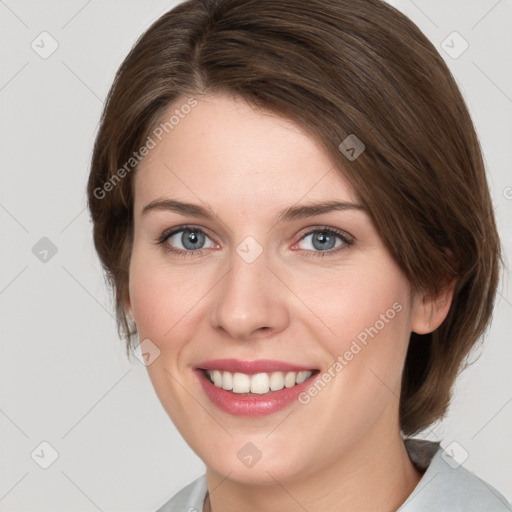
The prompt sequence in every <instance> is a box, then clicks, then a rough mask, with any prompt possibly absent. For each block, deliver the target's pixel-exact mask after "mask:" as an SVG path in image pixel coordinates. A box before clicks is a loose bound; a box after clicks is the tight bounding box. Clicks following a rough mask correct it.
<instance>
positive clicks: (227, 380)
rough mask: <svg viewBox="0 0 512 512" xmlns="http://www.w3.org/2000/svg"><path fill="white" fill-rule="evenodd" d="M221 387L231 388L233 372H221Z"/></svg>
mask: <svg viewBox="0 0 512 512" xmlns="http://www.w3.org/2000/svg"><path fill="white" fill-rule="evenodd" d="M221 387H222V389H226V390H228V391H229V390H230V389H233V374H232V373H230V372H223V373H222V385H221Z"/></svg>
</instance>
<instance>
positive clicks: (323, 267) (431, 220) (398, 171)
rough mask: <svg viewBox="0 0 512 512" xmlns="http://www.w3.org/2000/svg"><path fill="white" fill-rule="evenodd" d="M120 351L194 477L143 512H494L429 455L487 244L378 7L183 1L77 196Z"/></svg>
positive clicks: (476, 211)
mask: <svg viewBox="0 0 512 512" xmlns="http://www.w3.org/2000/svg"><path fill="white" fill-rule="evenodd" d="M88 199H89V207H90V211H91V216H92V220H93V223H94V242H95V247H96V249H97V251H98V254H99V257H100V259H101V261H102V264H103V266H104V268H105V270H106V275H107V277H108V279H109V282H110V284H111V286H112V288H113V290H114V292H115V296H116V307H117V315H118V322H119V327H120V334H121V335H123V336H124V337H125V339H126V341H127V351H128V353H129V350H130V347H131V346H132V343H133V341H134V339H135V338H138V340H139V342H140V346H141V350H142V353H143V355H144V358H145V359H144V360H145V363H146V365H147V369H148V372H149V376H150V378H151V381H152V383H153V386H154V388H155V391H156V393H157V395H158V397H159V399H160V401H161V403H162V405H163V407H164V409H165V410H166V412H167V413H168V414H169V416H170V417H171V419H172V421H173V422H174V423H175V425H176V427H177V428H178V430H179V431H180V433H181V434H182V435H183V437H184V439H185V440H186V442H187V443H188V444H189V445H190V446H191V448H192V449H193V450H194V451H195V452H196V453H197V454H198V456H199V457H200V458H201V459H202V460H203V461H204V462H205V465H206V474H205V475H203V476H201V477H200V478H198V479H197V480H195V481H194V482H192V483H191V484H190V485H189V486H187V487H185V488H184V489H182V490H181V491H180V492H179V493H178V494H177V495H176V496H174V497H173V498H172V499H171V500H169V501H168V502H167V503H166V504H164V505H163V506H162V507H161V508H160V509H159V510H160V511H161V512H164V511H165V512H170V511H178V510H180V511H181V510H202V511H213V512H219V511H222V512H228V511H231V510H244V511H256V510H257V511H263V510H265V511H267V510H286V511H299V510H308V511H309V512H313V511H316V510H323V511H325V510H328V511H331V510H332V511H334V510H336V511H345V510H347V511H348V510H350V511H353V510H361V511H373V510H385V511H391V510H393V511H394V510H400V511H401V512H412V511H426V510H446V511H448V510H449V511H454V510H461V511H462V510H464V511H467V510H493V511H502V510H512V508H511V507H510V505H509V504H508V503H507V502H506V500H505V498H504V497H503V496H502V495H501V494H499V493H498V491H496V490H495V489H493V488H492V487H490V486H489V485H488V484H486V483H485V482H483V481H482V480H480V479H479V478H478V477H477V476H475V475H473V474H471V473H470V472H469V471H467V470H466V469H464V468H463V467H462V466H460V465H459V464H457V463H456V461H455V460H454V459H453V458H450V453H448V452H445V451H443V450H442V449H441V448H440V447H439V444H438V443H432V442H426V441H423V442H422V441H419V440H416V439H412V436H414V435H415V434H417V433H418V432H420V431H421V430H423V429H425V428H426V427H428V425H430V424H431V423H433V422H434V421H435V420H437V419H439V418H440V417H442V416H443V414H444V413H445V411H446V409H447V406H448V403H449V399H450V389H451V387H452V384H453V382H454V380H455V378H456V375H457V373H458V371H459V368H460V366H461V363H462V361H463V359H464V357H465V356H466V355H467V354H468V352H469V350H470V349H471V348H472V347H473V345H474V344H475V343H476V342H477V340H478V339H479V338H480V337H481V335H482V334H483V333H484V331H485V329H486V328H487V326H488V323H489V320H490V317H491V314H492V309H493V304H494V298H495V293H496V288H497V283H498V277H499V259H500V242H499V238H498V234H497V231H496V225H495V220H494V216H493V208H492V202H491V199H490V195H489V190H488V186H487V181H486V176H485V170H484V165H483V161H482V156H481V151H480V147H479V143H478V139H477V136H476V133H475V130H474V127H473V124H472V121H471V118H470V116H469V114H468V111H467V108H466V106H465V104H464V101H463V98H462V97H461V94H460V92H459V90H458V88H457V86H456V84H455V82H454V80H453V78H452V76H451V74H450V72H449V70H448V69H447V67H446V65H445V64H444V62H443V60H442V58H441V57H440V56H439V54H438V53H437V51H436V50H435V49H434V48H433V46H432V45H431V43H430V42H429V41H428V40H427V39H426V37H425V36H424V35H423V34H422V33H421V32H420V31H419V30H418V28H417V27H416V26H415V25H414V24H413V23H412V22H410V21H409V20H408V19H407V18H406V17H405V16H403V15H402V14H400V13H399V12H398V11H396V10H395V9H393V8H392V7H390V6H389V5H387V4H385V3H383V2H381V1H379V0H356V1H353V0H351V1H348V0H346V1H345V0H313V1H308V2H304V1H301V0H279V1H276V0H257V1H255V0H190V1H187V2H185V3H182V4H180V5H178V6H177V7H175V8H174V9H173V10H171V11H170V12H168V13H166V14H164V15H163V16H162V17H161V18H160V19H159V20H157V21H156V22H155V23H154V24H153V25H152V26H151V27H150V28H149V29H148V30H147V31H146V33H145V34H143V35H142V36H141V38H140V39H139V40H138V41H137V43H136V45H135V46H134V48H133V49H132V50H131V52H130V54H129V55H128V56H127V58H126V59H125V61H124V62H123V64H122V65H121V67H120V69H119V71H118V73H117V76H116V79H115V81H114V84H113V86H112V89H111V91H110V93H109V95H108V98H107V102H106V104H105V110H104V113H103V116H102V120H101V126H100V129H99V132H98V135H97V139H96V144H95V148H94V154H93V158H92V166H91V173H90V178H89V184H88Z"/></svg>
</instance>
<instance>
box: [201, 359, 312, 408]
mask: <svg viewBox="0 0 512 512" xmlns="http://www.w3.org/2000/svg"><path fill="white" fill-rule="evenodd" d="M194 373H195V374H196V375H197V377H198V379H199V382H200V383H201V387H202V388H203V391H204V392H205V394H206V396H207V397H208V398H209V399H210V401H211V402H212V403H213V404H215V405H216V406H217V407H218V408H219V409H221V410H222V411H224V412H227V413H228V414H232V415H234V416H251V417H255V416H266V415H268V414H273V413H275V412H277V411H280V410H282V409H284V408H285V407H287V406H288V405H291V404H292V403H293V402H294V401H297V402H298V397H299V395H300V394H301V393H302V392H303V391H305V390H306V389H307V388H308V387H309V386H311V384H312V382H313V381H314V380H315V377H316V376H317V375H318V374H319V372H317V374H313V376H312V377H310V378H309V379H306V380H305V381H304V382H301V383H300V384H295V385H294V386H292V387H291V388H286V387H285V388H283V389H280V390H279V391H270V392H269V393H266V394H262V395H257V394H245V393H233V392H232V391H226V390H225V389H222V388H218V387H217V386H215V385H214V384H213V383H212V382H210V380H209V379H208V377H207V376H206V374H205V372H204V371H203V370H197V369H196V370H194Z"/></svg>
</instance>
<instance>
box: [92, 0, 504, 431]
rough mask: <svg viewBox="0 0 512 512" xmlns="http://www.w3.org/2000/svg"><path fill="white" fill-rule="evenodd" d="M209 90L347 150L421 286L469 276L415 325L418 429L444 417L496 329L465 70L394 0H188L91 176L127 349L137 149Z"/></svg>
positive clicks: (118, 93) (411, 410) (413, 416)
mask: <svg viewBox="0 0 512 512" xmlns="http://www.w3.org/2000/svg"><path fill="white" fill-rule="evenodd" d="M205 93H224V94H230V95H233V96H235V97H241V98H244V99H245V100H247V101H248V102H249V103H250V104H252V105H254V106H256V107H261V108H263V109H267V110H270V111H273V112H275V113H278V114H281V115H284V116H286V117H288V118H289V119H291V120H293V121H295V122H297V123H298V124H299V125H301V126H302V127H304V128H305V129H306V130H308V131H309V133H310V134H311V135H312V136H313V137H314V138H315V139H316V140H318V141H319V143H320V144H322V147H324V148H325V150H326V151H327V152H328V154H329V155H330V156H331V157H332V159H333V160H334V162H336V163H339V167H340V169H339V170H338V171H339V172H341V169H343V173H344V176H345V177H346V178H347V179H348V180H349V181H350V182H351V184H352V185H353V186H354V188H355V189H356V190H357V192H358V194H359V196H360V198H361V200H362V201H363V203H364V204H365V206H366V207H367V208H368V211H369V212H370V214H371V216H372V218H373V220H374V222H375V225H376V227H377V229H378V231H379V234H380V236H381V237H382V239H383V240H384V242H385V243H386V245H387V247H388V248H389V250H390V251H391V253H392V255H393V256H394V258H395V260H396V262H397V263H398V265H399V266H400V267H401V268H402V269H403V271H404V272H405V274H406V276H407V277H408V279H409V280H410V282H411V283H412V285H413V287H414V288H415V289H417V290H437V289H438V288H439V287H440V286H441V285H442V284H443V283H445V282H446V281H447V280H450V279H451V278H453V277H456V278H457V282H456V286H455V290H454V296H453V301H452V305H451V308H450V310H449V313H448V315H447V317H446V319H445V321H444V322H443V323H442V324H441V326H440V327H438V328H437V329H436V330H435V331H434V332H432V333H430V334H426V335H418V334H416V333H412V334H411V339H410V344H409V349H408V354H407V358H406V362H405V368H404V373H403V379H402V392H401V399H400V400H401V401H400V423H401V428H402V430H403V432H404V434H406V435H411V434H414V433H416V432H418V431H420V430H422V429H423V428H425V427H426V426H427V425H429V424H430V423H432V422H433V421H435V420H437V419H438V418H440V417H441V416H442V415H443V414H444V413H445V412H446V409H447V407H448V404H449V400H450V389H451V386H452V384H453V382H454V380H455V378H456V376H457V374H458V372H459V369H460V368H461V366H462V363H463V361H464V359H465V357H466V356H467V354H468V353H469V351H470V349H471V348H472V347H473V345H474V344H475V343H476V342H477V341H478V339H479V338H480V337H481V335H482V334H483V333H484V332H485V330H486V329H487V327H488V324H489V321H490V318H491V315H492V310H493V305H494V299H495V293H496V288H497V284H498V277H499V263H500V254H501V252H500V242H499V238H498V234H497V230H496V225H495V219H494V213H493V207H492V202H491V198H490V195H489V190H488V185H487V181H486V176H485V168H484V163H483V159H482V155H481V149H480V145H479V141H478V138H477V135H476V133H475V129H474V126H473V123H472V120H471V118H470V115H469V113H468V110H467V108H466V105H465V103H464V100H463V97H462V96H461V93H460V91H459V89H458V88H457V85H456V83H455V80H454V78H453V77H452V75H451V73H450V71H449V69H448V67H447V66H446V64H445V62H444V61H443V59H442V58H441V56H440V55H439V53H438V52H437V51H436V49H435V48H434V46H433V45H432V44H431V43H430V41H429V40H428V39H427V38H426V37H425V36H424V35H423V34H422V32H421V31H420V30H419V29H418V28H417V27H416V25H414V23H412V22H411V21H410V20H409V19H408V18H407V17H406V16H404V15H403V14H401V13H400V12H399V11H397V10H396V9H394V8H393V7H391V6H389V5H388V4H386V3H384V2H383V1H380V0H308V1H307V2H306V1H303V0H278V1H276V0H189V1H186V2H184V3H182V4H179V5H178V6H176V7H175V8H174V9H172V10H171V11H169V12H167V13H166V14H164V15H163V16H162V17H160V18H159V19H158V20H157V21H156V22H154V23H153V25H152V26H151V27H150V28H149V29H148V30H147V31H146V32H145V33H144V34H143V35H142V36H141V37H140V38H139V39H138V41H137V42H136V44H135V45H134V47H133V48H132V50H131V51H130V53H129V55H128V56H127V57H126V59H125V60H124V62H123V63H122V65H121V66H120V68H119V70H118V72H117V74H116V77H115V80H114V83H113V85H112V88H111V90H110V92H109V94H108V97H107V100H106V103H105V108H104V111H103V114H102V118H101V124H100V128H99V132H98V134H97V138H96V142H95V145H94V152H93V155H92V164H91V171H90V177H89V182H88V203H89V209H90V212H91V217H92V221H93V224H94V225H93V230H94V244H95V247H96V250H97V252H98V255H99V257H100V260H101V262H102V265H103V268H104V270H105V273H106V277H107V279H108V283H109V285H110V286H111V288H112V289H113V292H114V293H115V298H116V314H117V321H118V330H119V335H120V336H123V337H124V338H125V340H126V342H127V352H128V353H129V345H130V343H131V341H132V340H133V337H134V336H135V334H136V327H135V326H133V325H130V323H129V320H128V319H127V317H126V312H125V304H126V301H127V299H128V279H129V275H128V269H129V262H130V252H131V246H132V239H133V176H134V172H135V170H136V163H135V164H134V162H133V158H134V156H133V155H134V154H135V153H134V152H136V151H137V150H138V149H139V148H141V147H142V146H144V144H145V141H147V140H148V139H147V138H148V136H149V134H150V133H151V130H153V129H154V127H155V126H157V124H158V122H159V121H160V120H161V118H162V115H163V114H164V113H165V112H167V111H168V109H169V107H170V106H171V105H172V104H173V102H175V101H176V100H177V99H178V98H183V97H185V98H186V97H190V96H191V95H195V96H199V95H202V94H205ZM348 134H355V135H356V136H357V138H358V139H360V140H361V141H362V142H363V143H364V145H365V150H364V152H363V153H362V154H361V155H360V156H359V157H358V158H357V159H354V160H351V159H347V158H346V157H345V156H344V155H343V154H342V152H341V151H340V149H339V145H340V143H341V142H342V141H343V140H344V139H345V138H346V137H347V135H348ZM127 162H131V164H130V165H131V166H132V167H133V172H130V171H132V169H131V168H130V167H127V166H126V163H127ZM122 168H124V172H122V171H121V169H122Z"/></svg>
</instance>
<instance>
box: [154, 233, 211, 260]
mask: <svg viewBox="0 0 512 512" xmlns="http://www.w3.org/2000/svg"><path fill="white" fill-rule="evenodd" d="M206 239H208V240H210V242H211V245H210V247H206V248H207V249H208V248H210V249H213V248H214V247H215V244H214V243H213V241H212V240H211V239H210V237H209V236H208V235H207V234H206V233H205V232H204V231H203V230H202V229H199V228H196V227H194V226H181V227H179V228H175V229H173V230H171V231H169V230H166V231H165V232H164V233H162V235H161V237H160V238H159V240H158V243H159V244H161V245H163V246H164V249H165V250H166V251H168V252H173V253H176V254H177V255H179V256H194V255H201V254H203V249H204V248H205V247H204V244H205V240H206Z"/></svg>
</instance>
